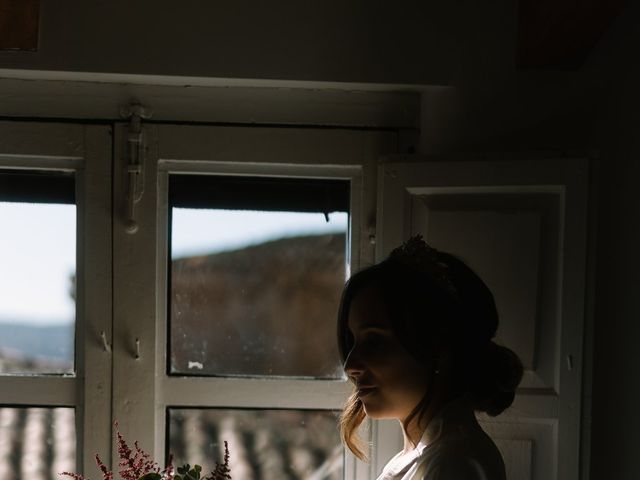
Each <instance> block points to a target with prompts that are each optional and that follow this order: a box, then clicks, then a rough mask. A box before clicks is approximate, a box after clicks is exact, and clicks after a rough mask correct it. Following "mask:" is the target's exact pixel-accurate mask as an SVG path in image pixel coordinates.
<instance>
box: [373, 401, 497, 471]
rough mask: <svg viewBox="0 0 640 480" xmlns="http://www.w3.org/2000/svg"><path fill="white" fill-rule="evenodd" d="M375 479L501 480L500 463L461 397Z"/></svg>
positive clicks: (490, 441) (492, 447) (495, 450)
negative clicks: (414, 446) (412, 446)
mask: <svg viewBox="0 0 640 480" xmlns="http://www.w3.org/2000/svg"><path fill="white" fill-rule="evenodd" d="M377 480H505V470H504V462H503V461H502V456H501V455H500V452H499V451H498V449H497V447H496V445H495V444H494V443H493V441H492V440H491V438H489V436H488V435H487V434H486V433H485V432H484V431H483V430H482V428H481V427H480V425H479V424H478V421H477V420H476V417H475V415H474V413H473V409H472V407H471V405H470V404H469V403H468V402H467V401H466V400H464V399H463V398H459V399H456V400H454V401H452V402H450V403H449V404H447V405H446V406H445V407H444V409H442V410H441V411H440V413H438V414H437V415H436V416H435V417H434V418H433V419H432V420H431V421H430V422H429V425H428V427H427V429H426V430H425V432H424V434H423V435H422V438H421V440H420V442H419V443H418V445H416V448H414V449H413V450H410V451H409V452H406V453H403V452H400V453H398V454H397V455H396V456H395V457H393V458H392V459H391V460H390V461H389V463H387V465H386V466H385V467H384V469H383V470H382V473H381V474H380V476H379V477H378V479H377Z"/></svg>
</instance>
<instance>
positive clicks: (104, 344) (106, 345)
mask: <svg viewBox="0 0 640 480" xmlns="http://www.w3.org/2000/svg"><path fill="white" fill-rule="evenodd" d="M100 338H102V348H103V349H104V351H105V352H107V353H111V345H109V342H107V334H106V333H105V331H104V330H103V331H102V332H100Z"/></svg>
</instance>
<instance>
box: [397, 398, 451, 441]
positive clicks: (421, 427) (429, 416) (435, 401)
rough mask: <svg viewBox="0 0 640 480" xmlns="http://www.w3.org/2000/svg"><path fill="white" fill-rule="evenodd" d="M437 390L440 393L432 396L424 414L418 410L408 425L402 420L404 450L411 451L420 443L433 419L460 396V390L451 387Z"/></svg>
mask: <svg viewBox="0 0 640 480" xmlns="http://www.w3.org/2000/svg"><path fill="white" fill-rule="evenodd" d="M437 391H438V392H440V393H439V394H437V395H435V396H434V397H432V398H431V401H430V402H429V407H428V408H427V410H426V411H425V412H424V413H423V414H422V415H420V412H418V413H417V414H416V415H414V417H413V418H412V419H411V421H410V422H409V424H408V425H405V422H404V421H403V420H400V425H401V426H402V433H403V436H404V448H403V452H405V453H407V452H410V451H411V450H413V449H414V448H415V447H416V446H417V445H418V443H419V442H420V439H421V438H422V436H423V434H424V432H425V430H426V429H427V427H428V426H429V423H430V422H431V420H433V418H434V417H435V416H436V415H437V414H438V413H439V412H440V411H441V410H442V408H444V406H445V405H446V404H447V403H449V402H450V401H451V400H453V399H454V398H456V397H457V396H458V392H456V391H455V390H454V389H451V388H439V389H438V390H437Z"/></svg>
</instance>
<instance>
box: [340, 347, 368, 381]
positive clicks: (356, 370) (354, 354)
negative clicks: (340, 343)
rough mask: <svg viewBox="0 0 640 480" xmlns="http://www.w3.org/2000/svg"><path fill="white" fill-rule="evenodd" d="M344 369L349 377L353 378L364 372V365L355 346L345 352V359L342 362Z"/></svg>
mask: <svg viewBox="0 0 640 480" xmlns="http://www.w3.org/2000/svg"><path fill="white" fill-rule="evenodd" d="M344 371H345V372H346V374H347V375H348V376H349V377H353V378H356V377H359V376H360V375H362V373H363V372H364V366H363V365H362V362H361V360H360V356H359V354H358V351H357V349H356V348H355V347H354V348H352V349H351V351H350V352H349V353H348V354H347V359H346V360H345V362H344Z"/></svg>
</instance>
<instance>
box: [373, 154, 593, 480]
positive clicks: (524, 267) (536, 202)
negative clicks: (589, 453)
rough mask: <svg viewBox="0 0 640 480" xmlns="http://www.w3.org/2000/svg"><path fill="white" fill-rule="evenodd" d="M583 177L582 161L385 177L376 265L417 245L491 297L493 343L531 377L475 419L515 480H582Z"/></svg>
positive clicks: (460, 165) (425, 167)
mask: <svg viewBox="0 0 640 480" xmlns="http://www.w3.org/2000/svg"><path fill="white" fill-rule="evenodd" d="M587 176H588V162H587V161H586V160H582V159H573V160H567V159H560V160H543V161H512V162H509V161H500V162H487V161H450V162H446V161H439V162H415V163H414V162H411V163H402V162H396V161H393V160H392V161H390V162H388V163H385V164H383V165H382V166H381V167H380V170H379V178H378V226H377V247H378V248H377V256H378V258H379V259H381V258H383V257H384V256H386V255H387V254H388V253H389V252H390V250H391V249H392V248H394V247H395V246H397V245H398V244H400V243H401V242H402V241H404V240H406V239H407V238H408V237H409V236H410V235H415V234H422V235H423V236H424V237H425V239H426V240H427V241H428V242H429V243H430V244H431V245H432V246H434V247H436V248H438V249H441V250H445V251H448V252H451V253H453V254H455V255H457V256H460V257H461V258H462V259H464V260H465V261H466V262H467V263H468V264H469V265H470V266H471V267H472V268H473V269H474V270H475V271H476V272H477V273H478V274H479V275H480V276H481V277H482V278H483V279H484V280H485V282H486V283H487V284H488V286H489V287H490V289H491V290H492V292H493V293H494V296H495V299H496V303H497V306H498V311H499V314H500V328H499V330H498V334H497V341H498V343H501V344H503V345H505V346H508V347H510V348H512V349H513V350H515V351H516V353H517V354H518V355H519V356H520V358H521V359H522V362H523V364H524V366H525V374H524V379H523V381H522V383H521V385H520V388H519V390H518V393H517V397H516V400H515V402H514V404H513V405H512V407H511V408H510V409H508V410H507V411H506V412H504V413H503V414H502V415H500V416H498V417H496V418H490V417H488V416H485V415H481V416H480V417H479V419H480V421H481V424H482V426H483V427H484V428H485V430H486V431H487V432H488V433H489V434H490V435H491V436H492V437H493V438H494V440H495V441H496V444H497V445H498V448H499V449H500V450H501V451H502V454H503V456H504V459H505V464H506V468H507V478H509V479H511V480H516V479H517V480H526V479H531V480H542V479H544V480H551V479H562V480H570V479H577V478H579V474H580V473H579V472H580V468H579V466H580V460H581V459H580V445H581V440H584V439H581V407H582V405H581V393H582V378H583V326H584V316H585V315H584V291H585V261H586V232H587V230H586V223H587V186H588V181H587V180H588V178H587ZM390 428H394V427H391V426H390V425H389V424H382V425H379V426H378V431H379V433H378V437H379V440H380V441H381V442H382V443H385V441H384V438H394V439H395V440H394V441H395V442H397V445H395V446H396V447H397V448H389V447H387V451H388V452H391V451H393V450H397V449H400V447H401V444H400V438H399V435H397V434H395V435H391V436H390V435H389V429H390ZM386 443H387V445H388V444H389V442H388V441H387V442H386ZM385 460H386V459H384V458H381V459H378V461H377V462H376V463H377V465H378V466H380V465H383V464H384V461H385Z"/></svg>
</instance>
